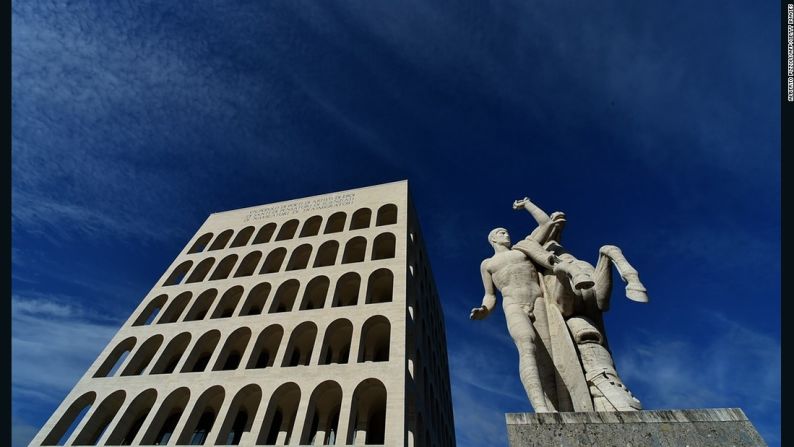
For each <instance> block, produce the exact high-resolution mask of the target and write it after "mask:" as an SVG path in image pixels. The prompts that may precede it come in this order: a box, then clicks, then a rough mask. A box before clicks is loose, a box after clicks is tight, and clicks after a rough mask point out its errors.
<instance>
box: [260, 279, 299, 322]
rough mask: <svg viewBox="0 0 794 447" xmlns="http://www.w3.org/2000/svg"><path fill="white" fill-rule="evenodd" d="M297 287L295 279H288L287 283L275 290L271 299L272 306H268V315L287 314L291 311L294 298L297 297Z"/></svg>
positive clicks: (297, 283)
mask: <svg viewBox="0 0 794 447" xmlns="http://www.w3.org/2000/svg"><path fill="white" fill-rule="evenodd" d="M298 287H300V283H299V282H298V280H297V279H290V280H288V281H284V283H283V284H281V285H280V286H279V288H278V290H276V294H275V296H274V297H273V304H271V305H270V311H269V312H268V313H271V314H273V313H279V312H289V311H291V310H292V306H293V305H294V304H295V297H296V296H297V295H298Z"/></svg>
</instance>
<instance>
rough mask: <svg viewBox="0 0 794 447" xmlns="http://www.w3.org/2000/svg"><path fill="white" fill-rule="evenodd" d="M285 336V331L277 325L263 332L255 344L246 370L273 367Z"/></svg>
mask: <svg viewBox="0 0 794 447" xmlns="http://www.w3.org/2000/svg"><path fill="white" fill-rule="evenodd" d="M283 336H284V329H282V328H281V326H279V325H277V324H274V325H271V326H268V327H267V328H266V329H265V330H263V331H262V333H261V334H259V337H257V338H256V343H254V349H253V350H252V351H251V358H250V359H249V360H248V364H247V365H246V368H247V369H254V368H269V367H271V366H273V363H274V362H275V360H276V354H278V348H279V346H280V345H281V338H282V337H283Z"/></svg>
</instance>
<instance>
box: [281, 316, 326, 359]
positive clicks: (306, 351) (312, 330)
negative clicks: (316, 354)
mask: <svg viewBox="0 0 794 447" xmlns="http://www.w3.org/2000/svg"><path fill="white" fill-rule="evenodd" d="M316 337H317V325H315V324H314V323H312V322H311V321H307V322H304V323H301V324H300V325H298V326H297V327H296V328H295V329H293V330H292V335H291V336H290V338H289V343H288V344H287V350H286V352H285V355H284V363H283V364H282V365H281V366H298V365H308V364H309V361H310V360H311V358H312V348H314V339H315V338H316Z"/></svg>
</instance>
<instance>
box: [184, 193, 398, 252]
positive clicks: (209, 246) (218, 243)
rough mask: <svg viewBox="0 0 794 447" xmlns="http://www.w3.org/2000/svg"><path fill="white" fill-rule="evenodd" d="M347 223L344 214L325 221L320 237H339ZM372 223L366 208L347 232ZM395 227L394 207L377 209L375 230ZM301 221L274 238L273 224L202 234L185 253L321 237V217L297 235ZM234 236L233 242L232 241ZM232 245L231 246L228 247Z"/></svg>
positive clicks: (288, 223) (285, 226) (287, 225)
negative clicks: (383, 226)
mask: <svg viewBox="0 0 794 447" xmlns="http://www.w3.org/2000/svg"><path fill="white" fill-rule="evenodd" d="M346 220H347V214H346V213H345V212H343V211H339V212H336V213H334V214H332V215H330V216H329V217H328V219H327V220H326V221H325V228H324V230H323V234H331V233H339V232H342V231H344V229H345V224H346ZM371 221H372V210H371V209H369V208H361V209H359V210H357V211H356V212H354V213H353V215H352V216H351V218H350V223H349V224H348V230H359V229H363V228H369V227H370V224H371ZM395 223H397V205H394V204H387V205H383V206H381V207H380V208H379V209H378V212H377V217H376V219H375V226H382V225H391V224H395ZM298 226H300V221H298V219H291V220H288V221H286V222H284V223H283V224H281V228H280V229H279V231H278V234H276V224H275V223H268V224H265V225H263V226H261V227H260V228H259V231H256V228H255V227H254V226H247V227H245V228H243V229H242V230H240V231H238V232H237V234H236V235H235V234H234V230H231V229H229V230H224V231H222V232H220V233H218V235H217V236H216V235H215V234H214V233H205V234H202V235H201V236H199V237H198V239H196V241H195V242H194V243H193V245H192V246H191V247H190V249H189V250H188V253H200V252H202V251H204V250H207V251H213V250H222V249H224V248H227V246H228V247H229V248H233V247H243V246H245V245H248V243H249V242H250V241H251V237H252V236H254V232H255V231H256V236H254V237H253V242H252V243H253V244H264V243H267V242H270V239H271V238H272V237H273V235H274V234H275V235H276V238H275V240H276V241H285V240H289V239H292V238H294V237H295V235H296V234H298V237H299V238H300V237H309V236H316V235H318V234H320V230H321V229H322V227H323V218H322V216H319V215H316V216H312V217H310V218H308V219H306V221H305V222H303V226H302V227H301V230H300V232H298ZM232 236H234V239H232ZM229 241H231V244H229Z"/></svg>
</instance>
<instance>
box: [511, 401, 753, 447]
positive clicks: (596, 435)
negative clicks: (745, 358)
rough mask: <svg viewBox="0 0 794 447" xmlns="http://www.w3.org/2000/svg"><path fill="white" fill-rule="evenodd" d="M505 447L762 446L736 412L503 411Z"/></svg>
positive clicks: (716, 410)
mask: <svg viewBox="0 0 794 447" xmlns="http://www.w3.org/2000/svg"><path fill="white" fill-rule="evenodd" d="M505 418H506V420H507V437H508V442H509V445H510V447H536V446H537V447H541V446H542V447H552V446H559V447H584V446H621V447H642V446H654V447H684V446H689V447H718V446H719V447H730V446H732V447H750V446H766V445H767V444H766V443H765V442H764V440H763V439H762V438H761V436H760V435H759V434H758V431H756V429H755V427H754V426H753V424H752V423H751V422H750V421H749V420H748V419H747V417H746V416H745V415H744V412H742V410H741V409H739V408H714V409H698V410H654V411H631V412H576V413H508V414H506V415H505Z"/></svg>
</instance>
